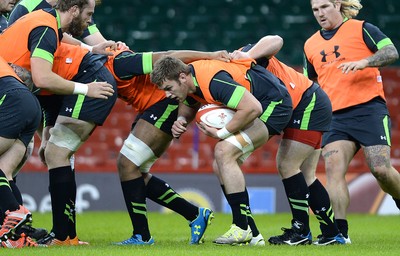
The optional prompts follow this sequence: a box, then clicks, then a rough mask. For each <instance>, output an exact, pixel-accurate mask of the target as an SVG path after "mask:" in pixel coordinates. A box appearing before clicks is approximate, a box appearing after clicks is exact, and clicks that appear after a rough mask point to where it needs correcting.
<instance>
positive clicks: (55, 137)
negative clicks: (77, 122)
mask: <svg viewBox="0 0 400 256" xmlns="http://www.w3.org/2000/svg"><path fill="white" fill-rule="evenodd" d="M49 142H51V143H53V144H54V145H56V146H57V147H60V148H66V149H68V150H69V151H71V152H76V151H77V150H78V149H79V147H80V146H81V145H82V143H83V142H82V140H81V137H80V136H79V135H78V134H76V133H75V132H74V131H73V130H71V129H69V128H68V127H67V126H65V125H63V124H60V123H56V124H55V125H54V127H53V128H51V129H50V138H49Z"/></svg>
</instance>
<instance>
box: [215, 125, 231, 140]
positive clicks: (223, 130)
mask: <svg viewBox="0 0 400 256" xmlns="http://www.w3.org/2000/svg"><path fill="white" fill-rule="evenodd" d="M231 135H232V133H231V132H230V131H228V130H227V129H226V128H225V127H223V128H221V129H219V130H218V131H217V136H218V138H220V139H221V140H223V139H226V138H228V137H229V136H231Z"/></svg>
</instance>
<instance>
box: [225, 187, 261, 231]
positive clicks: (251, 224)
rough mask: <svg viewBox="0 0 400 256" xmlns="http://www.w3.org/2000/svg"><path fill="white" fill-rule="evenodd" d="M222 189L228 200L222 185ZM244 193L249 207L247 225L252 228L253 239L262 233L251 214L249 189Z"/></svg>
mask: <svg viewBox="0 0 400 256" xmlns="http://www.w3.org/2000/svg"><path fill="white" fill-rule="evenodd" d="M221 189H222V192H223V193H224V196H225V198H226V193H225V186H224V185H222V184H221ZM244 192H245V193H246V205H247V206H248V208H247V211H246V212H247V223H248V224H249V226H250V229H251V232H252V233H253V237H255V236H258V235H259V234H260V231H258V228H257V225H256V222H255V221H254V218H253V215H252V214H251V209H250V200H249V193H248V191H247V188H245V189H244Z"/></svg>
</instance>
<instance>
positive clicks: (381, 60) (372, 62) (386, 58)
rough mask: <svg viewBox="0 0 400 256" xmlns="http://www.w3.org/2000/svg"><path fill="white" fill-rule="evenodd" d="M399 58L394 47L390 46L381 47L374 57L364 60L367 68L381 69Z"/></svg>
mask: <svg viewBox="0 0 400 256" xmlns="http://www.w3.org/2000/svg"><path fill="white" fill-rule="evenodd" d="M398 58H399V53H398V52H397V49H396V47H395V46H394V45H393V44H391V45H387V46H385V47H383V48H382V49H380V50H379V51H377V52H376V53H375V54H374V55H372V56H370V57H368V58H366V60H367V61H368V67H383V66H386V65H389V64H392V63H393V62H395V61H396V60H397V59H398Z"/></svg>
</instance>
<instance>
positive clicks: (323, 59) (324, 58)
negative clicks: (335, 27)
mask: <svg viewBox="0 0 400 256" xmlns="http://www.w3.org/2000/svg"><path fill="white" fill-rule="evenodd" d="M333 49H334V50H333V51H332V52H327V53H326V52H325V50H322V51H321V52H320V54H321V55H322V59H321V61H322V62H326V57H327V56H330V55H332V54H335V58H338V57H339V56H340V52H338V51H337V50H338V49H339V46H338V45H335V46H334V47H333Z"/></svg>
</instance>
